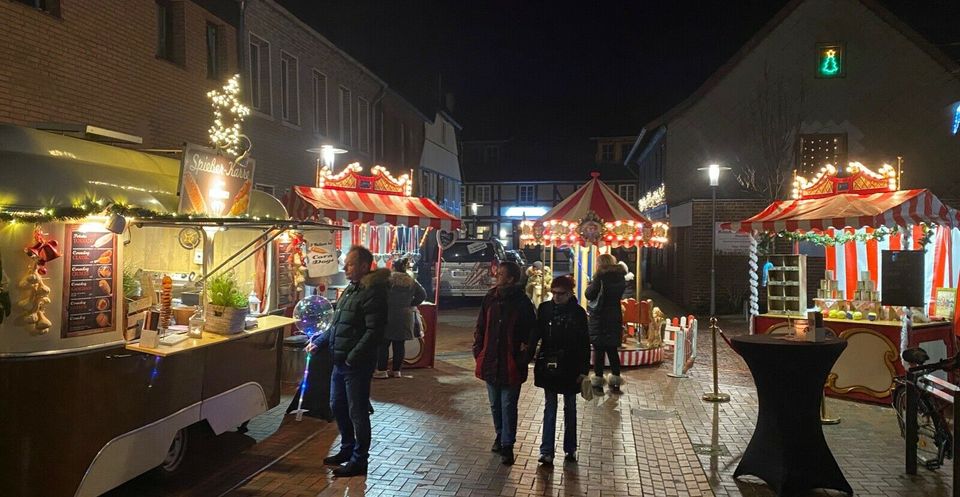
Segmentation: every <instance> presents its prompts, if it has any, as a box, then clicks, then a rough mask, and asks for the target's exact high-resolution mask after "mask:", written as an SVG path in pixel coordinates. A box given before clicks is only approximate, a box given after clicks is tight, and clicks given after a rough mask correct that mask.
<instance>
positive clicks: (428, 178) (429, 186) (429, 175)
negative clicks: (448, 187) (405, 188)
mask: <svg viewBox="0 0 960 497" xmlns="http://www.w3.org/2000/svg"><path fill="white" fill-rule="evenodd" d="M420 176H421V177H422V178H423V179H422V180H421V181H420V196H421V197H426V198H430V199H436V198H437V173H435V172H433V171H427V170H423V171H422V172H421V174H420Z"/></svg>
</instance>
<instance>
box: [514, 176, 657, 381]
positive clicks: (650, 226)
mask: <svg viewBox="0 0 960 497" xmlns="http://www.w3.org/2000/svg"><path fill="white" fill-rule="evenodd" d="M667 232H668V227H667V225H666V224H664V223H659V222H651V221H650V220H648V219H647V218H645V217H644V216H643V215H642V214H640V212H638V211H637V210H636V209H635V208H633V206H631V205H630V204H629V203H627V202H626V201H625V200H623V199H622V198H620V196H619V195H617V194H616V193H615V192H614V191H613V190H611V189H610V187H608V186H607V185H606V184H604V183H603V182H602V181H600V174H599V173H591V179H590V181H588V182H587V183H586V184H585V185H583V186H582V187H580V188H579V189H578V190H577V191H576V192H574V194H573V195H571V196H569V197H567V198H566V199H564V200H563V201H562V202H560V203H559V204H557V205H556V206H555V207H554V208H553V209H551V210H550V211H549V212H547V213H546V214H544V215H543V216H542V217H540V219H538V220H537V221H523V222H522V223H521V235H520V239H521V243H523V244H524V245H526V246H535V245H540V246H541V247H542V250H543V262H544V270H545V271H547V272H548V273H549V272H550V270H549V269H548V268H552V267H553V251H554V249H555V248H556V247H571V248H572V249H573V251H574V261H575V264H574V265H573V267H572V269H573V276H574V278H575V280H576V288H577V298H578V301H579V302H580V304H581V305H583V306H584V307H586V305H587V299H586V298H585V297H584V292H585V291H586V288H587V285H588V283H589V282H590V278H592V277H593V272H594V267H595V266H596V258H597V256H598V255H599V254H601V253H606V252H609V251H610V249H612V248H614V247H624V248H633V249H636V254H637V255H636V267H635V268H631V269H633V270H634V281H633V284H634V285H635V295H636V296H637V297H639V296H640V291H641V289H642V288H643V287H642V281H641V271H640V267H641V254H642V249H643V248H644V247H651V248H660V247H662V246H663V245H664V244H665V243H666V242H667ZM548 248H549V257H548V255H547V249H548ZM544 280H545V279H541V280H540V281H544ZM543 284H544V286H545V288H543V289H542V290H541V292H540V294H541V295H542V296H543V299H544V300H545V299H547V298H549V288H548V287H546V286H547V285H546V283H545V282H544V283H543ZM619 355H620V363H621V365H623V366H639V365H644V364H655V363H658V362H660V361H662V360H663V358H662V343H661V340H660V335H659V333H653V334H648V335H646V336H640V335H639V334H637V335H636V336H633V337H628V338H627V339H626V340H625V341H624V343H622V344H621V346H620V352H619Z"/></svg>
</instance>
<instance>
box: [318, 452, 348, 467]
mask: <svg viewBox="0 0 960 497" xmlns="http://www.w3.org/2000/svg"><path fill="white" fill-rule="evenodd" d="M349 460H350V453H349V452H339V453H337V454H334V455H332V456H330V457H327V458H325V459H324V460H323V464H326V465H327V466H339V465H341V464H343V463H345V462H347V461H349Z"/></svg>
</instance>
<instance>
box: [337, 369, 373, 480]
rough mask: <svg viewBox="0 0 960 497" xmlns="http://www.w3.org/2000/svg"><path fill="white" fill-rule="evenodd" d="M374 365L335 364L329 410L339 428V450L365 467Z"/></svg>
mask: <svg viewBox="0 0 960 497" xmlns="http://www.w3.org/2000/svg"><path fill="white" fill-rule="evenodd" d="M374 366H375V364H373V363H369V364H360V365H357V364H353V365H349V366H348V365H346V364H343V363H340V364H334V366H333V374H332V375H331V376H330V409H331V410H332V411H333V415H334V416H335V417H336V418H337V428H338V429H339V430H340V451H341V452H346V453H349V454H352V455H351V457H350V461H351V462H354V463H359V464H363V465H364V466H366V464H367V459H369V457H370V411H369V409H370V380H371V378H372V377H373V369H374Z"/></svg>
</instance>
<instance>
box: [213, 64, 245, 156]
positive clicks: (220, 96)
mask: <svg viewBox="0 0 960 497" xmlns="http://www.w3.org/2000/svg"><path fill="white" fill-rule="evenodd" d="M207 98H209V99H210V102H211V103H210V105H211V106H213V126H211V127H210V143H212V144H213V146H214V147H216V149H217V150H219V151H220V152H221V153H223V154H224V155H227V156H228V157H230V158H234V159H236V158H237V157H238V156H240V155H242V153H243V152H241V151H240V139H241V138H246V137H244V136H243V134H241V132H240V125H241V124H242V123H243V118H244V117H246V116H248V115H250V109H249V108H248V107H247V106H246V105H243V104H242V103H240V75H239V74H235V75H234V76H233V77H232V78H230V80H229V81H227V84H225V85H223V88H222V89H220V90H212V91H209V92H207ZM244 152H245V151H244Z"/></svg>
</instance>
